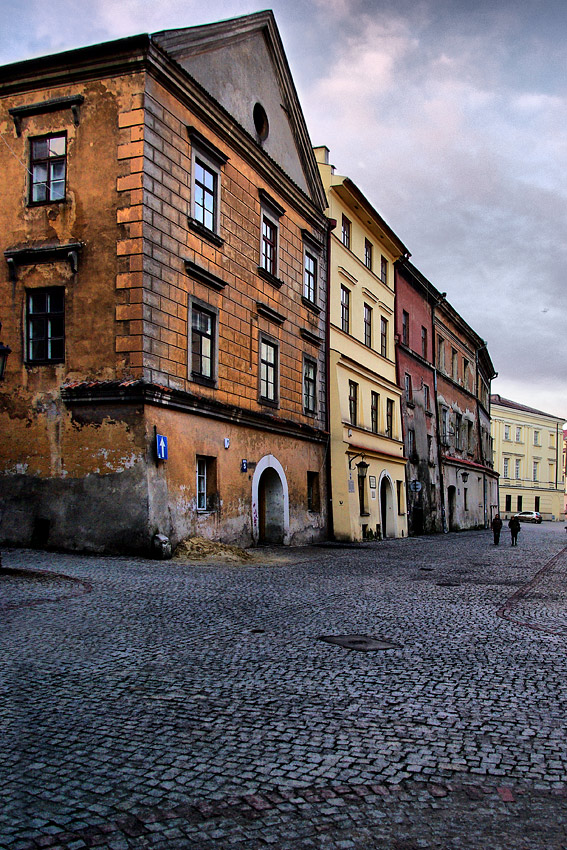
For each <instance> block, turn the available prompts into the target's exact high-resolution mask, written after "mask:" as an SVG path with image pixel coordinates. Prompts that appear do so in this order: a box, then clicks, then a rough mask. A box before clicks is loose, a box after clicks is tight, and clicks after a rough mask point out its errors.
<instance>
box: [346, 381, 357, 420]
mask: <svg viewBox="0 0 567 850" xmlns="http://www.w3.org/2000/svg"><path fill="white" fill-rule="evenodd" d="M348 415H349V421H350V424H351V425H356V423H357V421H358V384H357V383H355V381H349V382H348Z"/></svg>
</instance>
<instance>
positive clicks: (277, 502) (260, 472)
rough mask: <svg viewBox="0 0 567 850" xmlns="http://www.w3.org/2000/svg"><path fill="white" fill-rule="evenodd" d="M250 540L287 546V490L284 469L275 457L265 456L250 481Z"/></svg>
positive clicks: (257, 542) (256, 542)
mask: <svg viewBox="0 0 567 850" xmlns="http://www.w3.org/2000/svg"><path fill="white" fill-rule="evenodd" d="M252 539H253V541H254V543H255V544H256V545H258V544H262V543H271V544H274V545H275V544H280V543H283V544H284V545H285V546H287V545H289V491H288V486H287V479H286V476H285V472H284V469H283V467H282V465H281V463H280V462H279V460H278V459H277V458H276V457H274V455H264V457H263V458H262V459H261V460H260V461H259V462H258V464H257V466H256V469H255V470H254V476H253V478H252Z"/></svg>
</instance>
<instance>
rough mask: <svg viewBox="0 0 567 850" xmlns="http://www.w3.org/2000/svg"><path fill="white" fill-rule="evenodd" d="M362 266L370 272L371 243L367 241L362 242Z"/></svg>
mask: <svg viewBox="0 0 567 850" xmlns="http://www.w3.org/2000/svg"><path fill="white" fill-rule="evenodd" d="M364 265H365V266H366V268H367V269H370V271H372V242H370V240H369V239H365V240H364Z"/></svg>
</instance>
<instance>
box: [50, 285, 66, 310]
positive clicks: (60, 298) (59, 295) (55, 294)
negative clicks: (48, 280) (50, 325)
mask: <svg viewBox="0 0 567 850" xmlns="http://www.w3.org/2000/svg"><path fill="white" fill-rule="evenodd" d="M48 303H49V312H50V313H63V311H64V305H65V299H64V293H63V290H62V289H52V290H51V292H49V293H48Z"/></svg>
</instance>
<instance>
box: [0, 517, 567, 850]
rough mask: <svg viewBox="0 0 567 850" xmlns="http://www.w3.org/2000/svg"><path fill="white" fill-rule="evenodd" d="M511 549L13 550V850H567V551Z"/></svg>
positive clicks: (1, 820)
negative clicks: (231, 560) (137, 555)
mask: <svg viewBox="0 0 567 850" xmlns="http://www.w3.org/2000/svg"><path fill="white" fill-rule="evenodd" d="M503 543H504V545H502V544H501V545H500V546H499V547H494V546H493V545H492V544H491V535H490V534H489V532H472V533H466V534H461V535H446V536H437V537H431V538H417V539H409V540H404V541H383V542H382V543H377V544H369V545H368V546H366V547H358V548H353V549H343V548H316V549H297V550H293V551H285V552H281V553H279V552H274V551H266V552H261V553H260V554H258V555H257V556H256V558H257V560H256V562H255V563H254V564H251V565H245V566H232V565H231V566H226V565H224V566H223V565H218V564H217V565H202V564H201V565H195V564H178V563H173V562H168V563H164V562H150V561H144V560H136V559H126V558H99V557H86V556H71V555H58V554H53V553H42V552H32V551H22V550H17V551H16V550H8V551H5V552H4V553H3V567H4V571H3V572H1V573H0V613H1V615H2V620H1V622H2V628H1V632H0V671H1V679H0V687H1V692H0V699H1V702H0V728H1V729H2V736H1V739H0V750H1V752H0V755H1V759H0V850H4V848H9V850H32V848H33V850H37V848H41V847H46V848H53V850H75V848H76V850H79V848H86V847H100V848H102V850H120V848H125V850H127V849H128V848H156V850H157V849H158V848H160V850H161V848H163V850H177V848H179V850H182V848H183V850H185V848H199V850H209V848H210V850H212V848H215V850H218V849H219V848H221V850H222V849H223V848H227V850H229V848H238V850H253V848H260V847H262V848H266V847H274V848H278V850H279V848H281V850H284V848H293V850H298V849H299V848H357V850H358V848H386V850H387V849H388V848H390V850H416V848H455V850H456V848H459V850H466V848H470V850H485V848H489V847H490V848H492V850H499V848H502V850H504V848H506V850H508V848H510V850H512V848H513V850H522V848H526V850H560V848H567V805H566V804H567V791H566V788H567V736H566V725H567V720H566V703H567V692H566V682H567V677H566V672H567V670H566V668H567V656H566V654H565V638H566V637H567V606H566V603H567V596H566V594H567V591H566V582H565V579H566V577H567V576H566V572H567V548H566V547H565V544H566V543H567V540H566V539H565V532H564V530H563V526H561V525H559V524H555V525H553V524H551V523H545V524H543V525H542V526H534V527H529V528H525V529H523V532H522V534H521V536H520V545H519V546H518V548H510V547H509V545H507V544H508V540H507V539H504V541H503ZM6 568H7V569H6ZM22 570H25V571H27V573H26V574H25V575H22V574H21V572H13V571H22ZM38 571H43V572H38ZM46 571H47V572H52V573H55V574H56V575H54V576H53V577H52V578H50V577H49V576H47V575H45V572H46ZM344 634H357V635H370V636H373V637H376V638H379V639H383V640H386V641H391V642H392V643H394V644H396V645H397V646H396V647H395V648H394V649H387V650H382V651H381V650H379V651H371V652H357V651H352V650H347V649H343V648H341V647H339V646H335V645H331V644H328V643H325V642H323V641H320V640H318V638H319V637H320V636H321V635H344Z"/></svg>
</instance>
